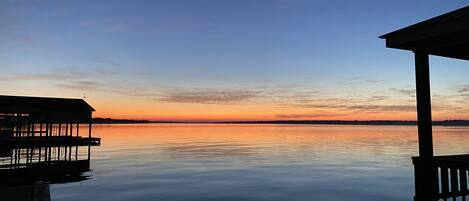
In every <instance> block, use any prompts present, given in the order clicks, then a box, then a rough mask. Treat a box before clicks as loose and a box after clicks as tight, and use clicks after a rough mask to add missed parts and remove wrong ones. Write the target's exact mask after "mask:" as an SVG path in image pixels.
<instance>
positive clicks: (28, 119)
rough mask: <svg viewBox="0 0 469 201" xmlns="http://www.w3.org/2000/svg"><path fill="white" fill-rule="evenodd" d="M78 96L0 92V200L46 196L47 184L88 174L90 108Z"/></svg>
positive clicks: (33, 200)
mask: <svg viewBox="0 0 469 201" xmlns="http://www.w3.org/2000/svg"><path fill="white" fill-rule="evenodd" d="M93 111H95V110H94V109H93V108H92V107H91V106H90V105H88V103H86V102H85V101H84V100H82V99H65V98H41V97H23V96H0V200H15V201H50V191H49V185H50V184H56V183H68V182H78V181H83V180H86V179H87V176H84V175H83V173H85V172H88V171H90V155H91V154H90V152H91V146H95V145H100V143H101V139H100V138H96V137H92V135H91V128H92V122H91V120H92V113H93Z"/></svg>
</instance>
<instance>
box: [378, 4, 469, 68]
mask: <svg viewBox="0 0 469 201" xmlns="http://www.w3.org/2000/svg"><path fill="white" fill-rule="evenodd" d="M379 38H382V39H385V40H386V47H388V48H396V49H403V50H410V51H414V52H423V53H427V54H430V55H436V56H443V57H449V58H455V59H463V60H469V6H466V7H463V8H460V9H458V10H455V11H452V12H449V13H446V14H443V15H440V16H437V17H434V18H431V19H429V20H425V21H423V22H420V23H417V24H414V25H411V26H408V27H406V28H403V29H399V30H397V31H393V32H391V33H388V34H385V35H382V36H380V37H379Z"/></svg>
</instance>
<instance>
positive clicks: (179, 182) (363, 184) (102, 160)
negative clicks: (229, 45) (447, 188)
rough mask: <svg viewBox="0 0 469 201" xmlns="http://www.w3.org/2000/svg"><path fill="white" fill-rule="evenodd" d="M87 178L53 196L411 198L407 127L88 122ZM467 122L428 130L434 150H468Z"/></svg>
mask: <svg viewBox="0 0 469 201" xmlns="http://www.w3.org/2000/svg"><path fill="white" fill-rule="evenodd" d="M93 134H94V135H96V136H100V137H101V138H102V145H101V146H99V147H92V148H91V169H92V171H90V172H87V173H85V174H86V176H88V177H89V179H88V180H85V181H80V182H75V183H66V184H52V185H51V186H50V195H51V198H52V200H54V201H62V200H63V201H65V200H66V201H83V200H103V201H120V200H132V201H144V200H165V201H179V200H225V201H230V200H253V201H264V200H266V201H267V200H268V201H272V200H289V201H294V200H298V201H300V200H301V201H303V200H321V201H326V200H331V201H338V200H350V201H354V200H360V201H368V200H369V201H376V200H380V201H387V200H389V201H391V200H393V201H395V200H412V199H413V191H414V190H413V188H414V183H413V166H412V163H411V156H415V155H417V153H418V148H417V128H416V127H415V126H341V125H242V124H134V125H130V124H129V125H95V126H94V128H93ZM468 135H469V127H435V128H434V144H435V153H436V154H438V155H441V154H464V153H469V146H467V141H466V140H467V137H468Z"/></svg>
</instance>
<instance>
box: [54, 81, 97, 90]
mask: <svg viewBox="0 0 469 201" xmlns="http://www.w3.org/2000/svg"><path fill="white" fill-rule="evenodd" d="M56 86H57V87H60V88H64V89H71V90H99V89H102V88H103V87H104V86H106V85H105V84H101V83H98V82H94V81H71V82H68V83H60V84H57V85H56Z"/></svg>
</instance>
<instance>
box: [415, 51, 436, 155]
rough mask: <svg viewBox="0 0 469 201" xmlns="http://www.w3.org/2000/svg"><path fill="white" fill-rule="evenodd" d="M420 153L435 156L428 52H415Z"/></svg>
mask: <svg viewBox="0 0 469 201" xmlns="http://www.w3.org/2000/svg"><path fill="white" fill-rule="evenodd" d="M415 81H416V88H417V120H418V139H419V155H420V156H421V157H423V158H431V157H433V139H432V138H433V137H432V108H431V94H430V67H429V62H428V53H424V52H415Z"/></svg>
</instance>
